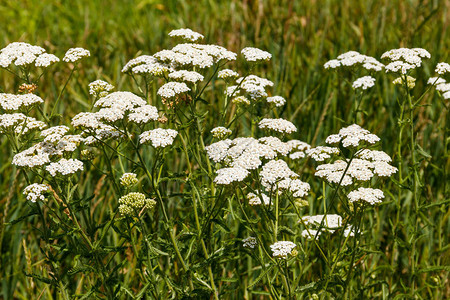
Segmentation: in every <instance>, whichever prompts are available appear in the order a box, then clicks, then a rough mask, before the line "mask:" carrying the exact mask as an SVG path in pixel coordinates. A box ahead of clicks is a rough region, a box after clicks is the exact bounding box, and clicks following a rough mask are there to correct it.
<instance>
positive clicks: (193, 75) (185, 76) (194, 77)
mask: <svg viewBox="0 0 450 300" xmlns="http://www.w3.org/2000/svg"><path fill="white" fill-rule="evenodd" d="M169 78H170V79H173V80H178V81H184V82H188V83H197V82H199V81H203V79H204V77H203V75H201V74H200V73H197V72H194V71H186V70H180V71H174V72H172V73H170V74H169Z"/></svg>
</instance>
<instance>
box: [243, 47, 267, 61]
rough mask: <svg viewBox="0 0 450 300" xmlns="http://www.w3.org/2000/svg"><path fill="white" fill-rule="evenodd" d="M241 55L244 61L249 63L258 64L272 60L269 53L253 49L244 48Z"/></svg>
mask: <svg viewBox="0 0 450 300" xmlns="http://www.w3.org/2000/svg"><path fill="white" fill-rule="evenodd" d="M241 53H242V55H244V58H245V60H246V61H249V62H260V61H265V60H270V59H271V58H272V54H270V53H269V52H267V51H263V50H261V49H258V48H253V47H246V48H244V49H242V51H241Z"/></svg>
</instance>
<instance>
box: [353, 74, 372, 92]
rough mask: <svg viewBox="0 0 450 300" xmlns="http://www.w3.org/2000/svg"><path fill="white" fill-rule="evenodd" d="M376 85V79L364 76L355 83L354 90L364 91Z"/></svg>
mask: <svg viewBox="0 0 450 300" xmlns="http://www.w3.org/2000/svg"><path fill="white" fill-rule="evenodd" d="M374 85H375V78H373V77H372V76H363V77H361V78H358V79H356V80H355V81H354V82H353V85H352V86H353V88H354V89H358V88H362V89H363V90H367V89H368V88H371V87H373V86H374Z"/></svg>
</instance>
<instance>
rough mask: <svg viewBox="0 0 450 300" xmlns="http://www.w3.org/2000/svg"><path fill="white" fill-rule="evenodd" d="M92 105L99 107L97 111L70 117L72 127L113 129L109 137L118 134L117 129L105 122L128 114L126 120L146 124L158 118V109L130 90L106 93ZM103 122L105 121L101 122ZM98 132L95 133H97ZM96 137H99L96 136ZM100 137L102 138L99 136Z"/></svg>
mask: <svg viewBox="0 0 450 300" xmlns="http://www.w3.org/2000/svg"><path fill="white" fill-rule="evenodd" d="M94 107H98V108H100V110H99V111H98V112H95V113H89V112H83V113H79V114H78V115H76V116H75V117H73V119H72V125H73V126H74V127H82V128H86V129H89V130H88V131H87V132H85V133H88V134H89V133H93V131H97V130H100V131H105V130H108V131H114V133H111V135H109V136H110V137H112V136H115V137H118V136H120V135H119V134H118V133H117V131H115V130H112V129H113V128H112V127H110V126H108V125H106V124H105V123H114V122H116V121H120V120H123V119H124V118H125V117H126V116H127V115H128V121H129V122H133V123H136V124H147V123H149V122H150V121H156V120H158V117H159V116H158V110H157V109H156V107H154V106H151V105H148V104H147V102H146V101H145V100H143V99H142V98H141V97H138V96H136V95H135V94H133V93H130V92H114V93H111V94H108V95H106V96H104V97H102V98H100V99H98V100H97V101H96V102H95V103H94ZM103 122H105V123H103ZM98 134H99V133H97V135H98ZM97 138H99V137H98V136H97ZM101 139H102V138H101Z"/></svg>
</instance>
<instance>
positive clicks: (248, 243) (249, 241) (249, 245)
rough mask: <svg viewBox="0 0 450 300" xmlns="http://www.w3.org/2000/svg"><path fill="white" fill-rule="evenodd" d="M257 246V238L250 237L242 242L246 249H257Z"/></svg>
mask: <svg viewBox="0 0 450 300" xmlns="http://www.w3.org/2000/svg"><path fill="white" fill-rule="evenodd" d="M256 245H258V242H257V241H256V238H254V237H252V236H249V237H248V238H245V239H243V240H242V246H243V247H244V248H251V249H253V248H255V247H256Z"/></svg>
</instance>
